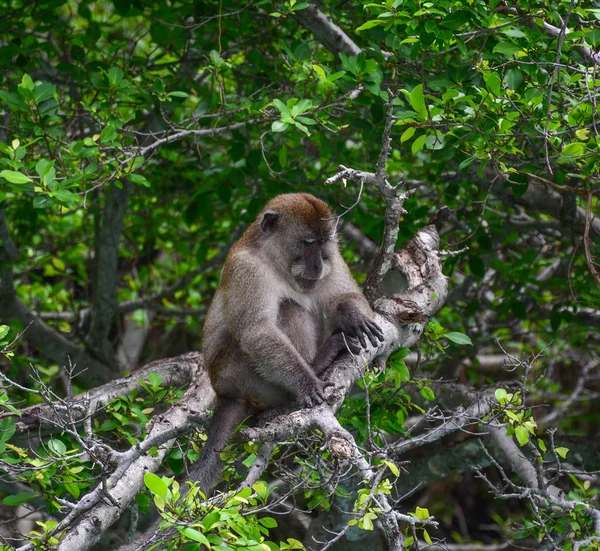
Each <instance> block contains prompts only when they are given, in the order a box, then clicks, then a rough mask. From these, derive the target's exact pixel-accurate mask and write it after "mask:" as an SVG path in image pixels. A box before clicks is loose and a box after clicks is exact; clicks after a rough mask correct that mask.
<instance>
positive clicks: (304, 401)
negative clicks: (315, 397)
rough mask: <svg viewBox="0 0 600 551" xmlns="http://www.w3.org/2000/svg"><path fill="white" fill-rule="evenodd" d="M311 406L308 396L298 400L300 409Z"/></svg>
mask: <svg viewBox="0 0 600 551" xmlns="http://www.w3.org/2000/svg"><path fill="white" fill-rule="evenodd" d="M312 406H313V404H312V400H311V399H310V396H309V395H307V396H304V397H303V398H302V399H301V400H300V407H301V408H302V409H308V408H311V407H312Z"/></svg>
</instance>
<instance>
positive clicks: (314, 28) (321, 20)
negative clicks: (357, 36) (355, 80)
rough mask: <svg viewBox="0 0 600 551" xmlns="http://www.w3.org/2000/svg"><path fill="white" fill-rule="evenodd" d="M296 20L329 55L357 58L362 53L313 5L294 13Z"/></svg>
mask: <svg viewBox="0 0 600 551" xmlns="http://www.w3.org/2000/svg"><path fill="white" fill-rule="evenodd" d="M296 19H297V20H298V21H299V22H300V24H301V25H302V26H303V27H305V28H306V29H307V30H309V31H310V32H311V33H312V34H313V35H314V36H315V38H316V39H317V40H318V41H319V42H320V43H321V44H323V46H325V48H327V49H328V50H329V51H330V52H331V53H333V54H335V55H338V54H340V53H343V54H345V55H347V56H357V55H358V54H360V52H361V51H362V50H361V49H360V48H359V47H358V46H357V45H356V44H355V43H354V41H353V40H352V39H351V38H350V37H349V36H348V35H347V34H346V33H345V32H344V31H343V30H342V29H340V27H338V26H337V25H336V24H335V23H334V22H333V21H332V20H331V19H329V17H327V16H326V15H325V14H324V13H323V12H322V11H321V10H319V8H317V7H316V6H315V5H314V4H310V5H309V6H308V7H306V8H304V9H303V10H298V11H297V12H296Z"/></svg>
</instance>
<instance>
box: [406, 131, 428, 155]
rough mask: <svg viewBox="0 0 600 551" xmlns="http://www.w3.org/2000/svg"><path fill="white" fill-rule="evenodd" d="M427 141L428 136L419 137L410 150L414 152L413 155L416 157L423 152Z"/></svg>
mask: <svg viewBox="0 0 600 551" xmlns="http://www.w3.org/2000/svg"><path fill="white" fill-rule="evenodd" d="M426 141H427V135H426V134H423V135H421V136H419V137H418V138H417V139H416V140H415V141H414V142H413V144H412V147H411V148H410V149H411V151H412V154H413V155H416V154H417V153H418V152H419V151H421V149H423V146H424V145H425V142H426Z"/></svg>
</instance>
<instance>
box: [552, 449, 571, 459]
mask: <svg viewBox="0 0 600 551" xmlns="http://www.w3.org/2000/svg"><path fill="white" fill-rule="evenodd" d="M555 449H556V453H557V454H558V455H559V456H560V457H562V458H563V459H566V458H567V453H569V448H555Z"/></svg>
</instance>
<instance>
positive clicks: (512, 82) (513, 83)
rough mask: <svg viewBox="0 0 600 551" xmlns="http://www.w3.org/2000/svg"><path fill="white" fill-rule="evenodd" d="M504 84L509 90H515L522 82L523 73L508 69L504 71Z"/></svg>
mask: <svg viewBox="0 0 600 551" xmlns="http://www.w3.org/2000/svg"><path fill="white" fill-rule="evenodd" d="M504 82H506V85H507V86H508V87H509V88H510V89H511V90H516V89H517V88H519V86H521V83H522V82H523V73H521V71H519V70H518V69H514V68H513V69H509V70H508V71H506V76H505V77H504Z"/></svg>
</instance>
